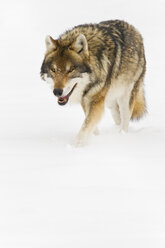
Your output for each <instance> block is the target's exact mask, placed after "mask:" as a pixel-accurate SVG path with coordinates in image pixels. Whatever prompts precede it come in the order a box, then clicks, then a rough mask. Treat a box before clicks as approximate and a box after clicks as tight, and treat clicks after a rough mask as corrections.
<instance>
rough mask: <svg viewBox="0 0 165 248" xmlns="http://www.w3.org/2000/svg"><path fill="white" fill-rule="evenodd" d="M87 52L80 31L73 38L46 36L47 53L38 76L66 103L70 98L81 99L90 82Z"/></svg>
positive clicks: (59, 100)
mask: <svg viewBox="0 0 165 248" xmlns="http://www.w3.org/2000/svg"><path fill="white" fill-rule="evenodd" d="M88 61H89V51H88V43H87V40H86V37H85V36H84V35H83V34H79V35H78V36H77V37H76V38H75V39H74V40H66V39H65V40H63V39H59V40H54V39H53V38H52V37H50V36H48V37H47V38H46V54H45V58H44V61H43V64H42V66H41V78H42V79H43V80H45V81H47V82H48V83H49V84H50V85H51V87H52V90H53V93H54V95H55V96H57V97H58V103H59V104H60V105H65V104H66V103H67V102H68V100H69V99H70V98H71V99H72V100H73V99H74V98H79V99H76V100H78V101H79V100H81V97H82V95H83V92H84V91H85V88H86V87H87V85H88V84H89V83H90V79H89V75H90V73H91V69H90V66H89V62H88Z"/></svg>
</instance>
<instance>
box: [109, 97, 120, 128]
mask: <svg viewBox="0 0 165 248" xmlns="http://www.w3.org/2000/svg"><path fill="white" fill-rule="evenodd" d="M110 109H111V114H112V117H113V119H114V122H115V124H116V125H120V123H121V118H120V111H119V105H118V103H117V101H115V102H114V103H113V104H112V105H111V107H110Z"/></svg>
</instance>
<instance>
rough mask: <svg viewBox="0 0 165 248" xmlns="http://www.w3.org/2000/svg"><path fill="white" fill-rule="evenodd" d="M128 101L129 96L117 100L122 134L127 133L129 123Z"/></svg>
mask: <svg viewBox="0 0 165 248" xmlns="http://www.w3.org/2000/svg"><path fill="white" fill-rule="evenodd" d="M129 100H130V98H129V96H123V97H121V98H120V99H119V100H118V104H119V110H120V118H121V130H123V131H124V132H128V126H129V121H130V118H131V112H130V108H129Z"/></svg>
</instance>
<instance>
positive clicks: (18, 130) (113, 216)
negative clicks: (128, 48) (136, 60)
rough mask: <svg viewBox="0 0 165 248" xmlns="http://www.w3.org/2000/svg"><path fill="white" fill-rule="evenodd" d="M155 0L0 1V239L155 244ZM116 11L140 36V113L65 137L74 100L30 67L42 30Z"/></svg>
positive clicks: (159, 140)
mask: <svg viewBox="0 0 165 248" xmlns="http://www.w3.org/2000/svg"><path fill="white" fill-rule="evenodd" d="M164 5H165V3H164V0H157V1H151V0H150V1H149V0H125V1H124V0H123V1H122V0H107V1H106V0H102V1H87V0H83V1H78V0H77V1H74V0H69V1H64V0H61V1H56V0H54V1H51V0H45V1H44V0H36V1H32V0H31V1H30V0H22V1H21V0H20V1H19V0H14V1H12V0H11V1H9V0H2V1H1V2H0V247H1V248H84V247H85V248H88V247H89V248H93V247H94V248H109V247H111V248H121V247H122V248H132V247H134V248H146V247H150V248H157V247H159V248H164V247H165V110H164V106H165V97H164V95H165V93H164V90H165V79H164V71H165V69H164V65H165V63H164V57H165V49H164V44H165V14H164V13H165V6H164ZM108 19H122V20H126V21H128V22H129V23H131V24H133V25H134V26H135V27H136V28H137V29H138V30H139V31H140V32H141V34H142V36H143V37H144V44H145V50H146V58H147V74H146V78H145V91H146V98H147V105H148V115H147V116H146V117H145V118H144V119H142V120H141V121H140V122H137V123H136V122H133V123H131V125H130V130H129V133H128V134H126V135H122V134H119V133H118V131H117V129H116V128H115V126H114V124H113V121H112V118H111V115H110V113H109V111H108V110H106V111H105V115H104V118H103V120H102V122H101V123H100V136H98V137H94V136H93V137H91V140H90V142H89V144H88V145H87V146H86V147H83V148H79V149H76V148H73V147H72V146H71V144H72V142H73V140H74V138H75V136H76V133H77V132H78V130H79V128H80V126H81V124H82V122H83V118H84V116H83V112H82V110H81V107H80V106H72V107H71V106H66V107H60V106H58V105H57V99H56V98H55V97H54V95H53V93H52V91H51V90H50V89H49V88H48V86H47V85H46V83H45V82H43V81H41V79H40V76H39V72H40V66H41V63H42V60H43V57H44V52H45V44H44V40H45V36H46V35H47V34H50V35H52V36H53V37H54V38H57V37H58V35H60V34H61V33H62V32H64V31H65V30H66V29H68V28H71V27H73V26H75V25H78V24H82V23H90V22H92V23H95V22H100V21H103V20H108Z"/></svg>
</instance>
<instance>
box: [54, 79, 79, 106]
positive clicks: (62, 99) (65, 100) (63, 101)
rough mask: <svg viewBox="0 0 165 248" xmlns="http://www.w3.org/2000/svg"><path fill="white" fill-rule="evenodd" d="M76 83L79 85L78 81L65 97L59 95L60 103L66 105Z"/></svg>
mask: <svg viewBox="0 0 165 248" xmlns="http://www.w3.org/2000/svg"><path fill="white" fill-rule="evenodd" d="M76 85H77V83H76V84H75V85H74V86H73V88H72V89H71V91H70V92H69V93H68V94H67V95H66V96H63V97H59V98H58V103H59V104H60V105H65V104H66V103H67V102H68V100H69V97H70V95H71V94H72V92H73V90H74V88H75V87H76Z"/></svg>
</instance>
